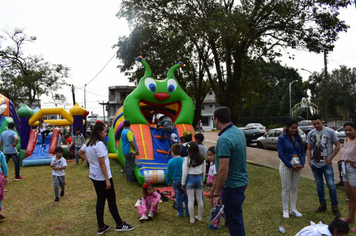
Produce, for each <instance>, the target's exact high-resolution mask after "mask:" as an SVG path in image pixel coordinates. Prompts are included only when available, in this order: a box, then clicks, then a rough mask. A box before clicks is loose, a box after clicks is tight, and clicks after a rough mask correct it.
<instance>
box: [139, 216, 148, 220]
mask: <svg viewBox="0 0 356 236" xmlns="http://www.w3.org/2000/svg"><path fill="white" fill-rule="evenodd" d="M145 220H148V217H147V216H146V215H143V216H141V218H140V221H145Z"/></svg>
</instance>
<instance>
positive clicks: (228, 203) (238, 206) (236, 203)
mask: <svg viewBox="0 0 356 236" xmlns="http://www.w3.org/2000/svg"><path fill="white" fill-rule="evenodd" d="M246 188H247V185H245V186H242V187H237V188H223V189H222V192H221V201H222V204H224V205H225V207H224V212H225V217H226V218H225V219H226V223H227V227H228V228H229V232H230V235H232V236H234V235H236V236H244V235H245V226H244V220H243V217H242V204H243V202H244V200H245V190H246Z"/></svg>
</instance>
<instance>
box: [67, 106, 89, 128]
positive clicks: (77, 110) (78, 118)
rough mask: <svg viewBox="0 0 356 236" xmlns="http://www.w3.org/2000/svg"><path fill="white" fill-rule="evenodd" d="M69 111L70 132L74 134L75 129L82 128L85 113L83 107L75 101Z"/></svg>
mask: <svg viewBox="0 0 356 236" xmlns="http://www.w3.org/2000/svg"><path fill="white" fill-rule="evenodd" d="M69 113H70V114H71V115H72V116H73V120H74V121H73V129H72V133H73V134H75V129H76V128H78V127H79V128H80V130H83V115H84V113H85V109H84V108H83V107H81V106H79V105H78V103H76V104H75V105H74V107H72V108H71V109H70V110H69Z"/></svg>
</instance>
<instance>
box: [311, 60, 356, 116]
mask: <svg viewBox="0 0 356 236" xmlns="http://www.w3.org/2000/svg"><path fill="white" fill-rule="evenodd" d="M355 84H356V68H352V69H350V68H347V67H346V66H340V68H339V69H335V70H333V71H332V72H331V74H330V75H328V80H327V81H326V80H324V71H323V72H322V73H316V72H314V73H313V75H312V76H310V78H309V88H310V91H311V100H312V102H313V103H315V104H317V105H318V107H319V108H320V113H321V114H324V116H326V114H325V111H324V104H325V103H327V107H328V114H327V115H328V116H330V115H331V116H333V117H340V118H341V119H342V120H348V119H349V118H350V114H356V86H355ZM325 94H327V96H326V98H327V99H326V100H325V97H324V95H325Z"/></svg>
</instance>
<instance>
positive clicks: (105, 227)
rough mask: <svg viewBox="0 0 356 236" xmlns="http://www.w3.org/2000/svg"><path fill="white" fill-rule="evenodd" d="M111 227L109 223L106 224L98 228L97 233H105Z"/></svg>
mask: <svg viewBox="0 0 356 236" xmlns="http://www.w3.org/2000/svg"><path fill="white" fill-rule="evenodd" d="M109 229H110V226H108V225H104V227H103V228H101V229H100V228H98V229H97V234H103V233H105V232H106V231H108V230H109Z"/></svg>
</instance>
